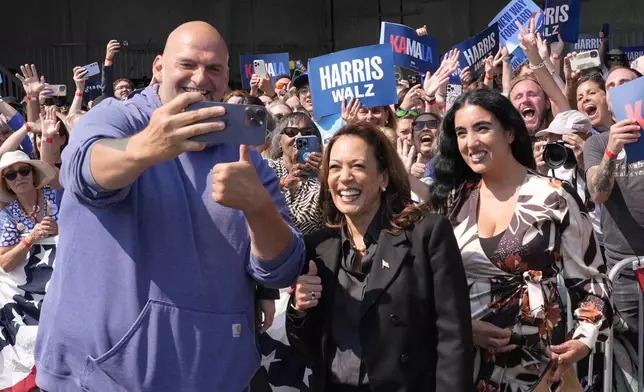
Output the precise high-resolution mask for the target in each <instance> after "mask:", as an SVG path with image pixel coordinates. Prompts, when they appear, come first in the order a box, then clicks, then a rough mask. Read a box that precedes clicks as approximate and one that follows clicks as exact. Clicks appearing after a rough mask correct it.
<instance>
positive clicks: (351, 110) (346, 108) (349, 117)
mask: <svg viewBox="0 0 644 392" xmlns="http://www.w3.org/2000/svg"><path fill="white" fill-rule="evenodd" d="M358 110H360V100H359V99H356V98H354V97H351V99H350V100H349V102H348V103H347V100H346V98H342V119H343V120H344V121H345V122H346V123H347V124H348V123H350V122H352V121H355V120H356V119H357V118H358Z"/></svg>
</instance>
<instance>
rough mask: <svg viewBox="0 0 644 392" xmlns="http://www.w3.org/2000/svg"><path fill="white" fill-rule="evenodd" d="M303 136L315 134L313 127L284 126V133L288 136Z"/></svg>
mask: <svg viewBox="0 0 644 392" xmlns="http://www.w3.org/2000/svg"><path fill="white" fill-rule="evenodd" d="M298 133H299V134H301V135H302V136H310V135H314V132H313V129H312V128H309V127H304V128H298V127H286V128H284V134H285V135H286V136H288V137H295V136H297V134H298Z"/></svg>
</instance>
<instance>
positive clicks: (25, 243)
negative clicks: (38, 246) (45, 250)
mask: <svg viewBox="0 0 644 392" xmlns="http://www.w3.org/2000/svg"><path fill="white" fill-rule="evenodd" d="M20 242H21V243H22V244H23V245H24V246H25V248H27V249H29V248H31V243H30V242H29V241H27V240H26V239H24V238H23V239H21V240H20Z"/></svg>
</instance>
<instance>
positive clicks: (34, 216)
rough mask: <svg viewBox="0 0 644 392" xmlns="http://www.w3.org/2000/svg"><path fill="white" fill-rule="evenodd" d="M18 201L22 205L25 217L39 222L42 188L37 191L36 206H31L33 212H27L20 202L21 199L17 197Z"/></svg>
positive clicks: (21, 208) (19, 205)
mask: <svg viewBox="0 0 644 392" xmlns="http://www.w3.org/2000/svg"><path fill="white" fill-rule="evenodd" d="M16 201H17V202H18V207H20V210H21V211H22V213H23V215H24V216H25V218H27V219H29V220H31V221H34V222H35V223H38V213H39V212H40V190H37V191H36V203H34V206H33V207H32V208H31V212H27V210H26V209H25V207H24V206H23V205H22V203H21V202H20V199H16Z"/></svg>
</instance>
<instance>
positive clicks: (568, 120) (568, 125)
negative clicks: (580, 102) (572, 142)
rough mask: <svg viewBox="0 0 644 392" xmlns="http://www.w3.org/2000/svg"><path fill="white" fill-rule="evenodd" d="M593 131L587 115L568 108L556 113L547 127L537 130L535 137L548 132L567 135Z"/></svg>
mask: <svg viewBox="0 0 644 392" xmlns="http://www.w3.org/2000/svg"><path fill="white" fill-rule="evenodd" d="M592 131H593V124H592V123H591V122H590V120H589V119H588V117H586V116H585V115H583V114H582V113H581V112H578V111H576V110H568V111H565V112H561V113H559V114H557V116H556V117H555V118H554V119H553V120H552V122H551V123H550V126H548V128H546V129H544V130H542V131H539V132H537V134H536V135H534V136H535V137H541V136H546V135H548V134H549V133H554V134H557V135H569V134H571V133H589V132H592Z"/></svg>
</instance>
